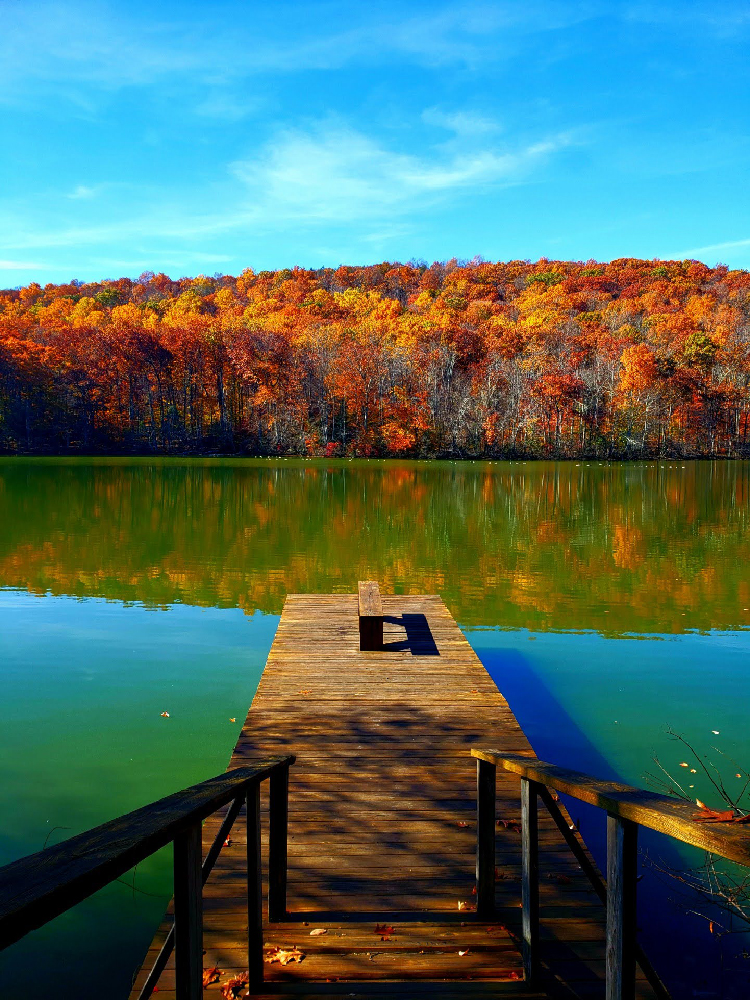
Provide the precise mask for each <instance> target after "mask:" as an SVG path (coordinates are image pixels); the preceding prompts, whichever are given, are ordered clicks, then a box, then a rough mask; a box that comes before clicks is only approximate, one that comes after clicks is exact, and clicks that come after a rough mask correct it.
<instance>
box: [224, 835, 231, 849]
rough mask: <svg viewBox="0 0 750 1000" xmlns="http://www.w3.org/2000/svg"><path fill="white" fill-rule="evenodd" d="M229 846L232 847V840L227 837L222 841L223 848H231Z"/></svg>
mask: <svg viewBox="0 0 750 1000" xmlns="http://www.w3.org/2000/svg"><path fill="white" fill-rule="evenodd" d="M231 846H232V838H231V837H227V839H226V840H225V841H224V847H231Z"/></svg>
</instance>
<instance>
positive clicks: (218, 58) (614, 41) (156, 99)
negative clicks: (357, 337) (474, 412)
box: [0, 0, 750, 287]
mask: <svg viewBox="0 0 750 1000" xmlns="http://www.w3.org/2000/svg"><path fill="white" fill-rule="evenodd" d="M749 43H750V6H748V4H747V3H742V4H740V3H735V2H727V3H724V4H719V5H712V4H707V3H706V4H703V3H689V2H688V3H670V2H662V3H658V4H657V3H655V2H652V3H649V4H639V3H612V2H608V3H600V2H595V0H592V2H584V3H578V2H575V0H573V2H569V3H568V2H555V3H537V2H535V0H528V2H523V3H521V2H513V3H477V4H467V3H451V4H443V3H441V2H439V0H436V2H431V3H424V4H422V3H417V2H410V3H405V2H400V3H390V2H385V3H371V4H367V5H365V4H357V3H352V2H351V0H349V2H347V3H338V2H335V3H334V2H332V3H316V2H314V0H310V2H307V3H290V2H277V3H273V4H269V3H266V4H259V3H241V2H214V3H210V4H209V3H190V2H181V3H170V2H166V3H158V4H157V3H153V2H152V3H149V4H146V3H142V2H140V0H129V2H128V3H109V4H106V3H98V2H91V3H83V2H78V0H69V2H64V3H60V2H58V3H55V2H51V3H39V2H36V0H0V285H1V286H4V287H8V286H11V287H12V286H15V285H19V284H23V283H26V282H28V281H31V280H37V281H40V282H42V283H44V282H47V281H54V282H58V281H66V280H70V279H71V278H73V277H77V278H79V279H83V280H93V279H97V278H105V277H118V276H121V275H131V276H136V275H138V274H139V273H140V272H141V271H144V270H153V271H165V272H166V273H167V274H169V275H170V276H172V277H179V276H181V275H185V274H190V275H193V274H199V273H205V274H213V273H215V272H217V271H218V272H222V273H228V274H236V273H239V271H241V270H242V268H244V267H248V266H250V267H253V268H255V269H260V268H276V267H285V266H292V265H294V264H300V265H303V266H306V267H318V266H323V265H332V266H335V265H338V264H340V263H371V262H375V261H380V260H384V259H388V260H402V261H406V260H408V259H410V258H413V257H416V258H424V259H426V260H427V261H432V260H435V259H447V258H450V257H454V256H455V257H467V258H470V257H473V256H474V255H476V254H481V255H482V256H484V257H486V258H488V259H512V258H531V259H533V260H535V259H537V258H539V257H541V256H546V257H552V258H573V259H583V260H585V259H588V258H596V259H611V258H615V257H625V256H636V257H646V258H652V257H666V258H674V257H695V258H698V259H700V260H704V261H706V262H707V263H709V264H714V263H716V262H717V261H722V262H724V263H727V264H729V265H730V266H733V267H748V266H750V217H749V215H750V213H749V212H748V208H749V207H750V198H749V196H748V163H749V162H750V127H749V126H750V111H749V110H748V109H750V93H749V91H750V82H749V81H750V76H749V74H748V67H747V63H748V53H749V51H750V50H749Z"/></svg>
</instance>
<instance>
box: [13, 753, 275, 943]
mask: <svg viewBox="0 0 750 1000" xmlns="http://www.w3.org/2000/svg"><path fill="white" fill-rule="evenodd" d="M294 760H295V758H294V757H293V756H285V757H265V758H263V759H259V760H256V761H253V762H252V763H250V764H248V765H246V766H243V767H238V768H234V769H233V770H231V771H225V772H224V773H223V774H220V775H217V777H215V778H210V779H209V780H208V781H202V782H200V784H197V785H192V786H191V787H190V788H186V789H184V790H183V791H181V792H176V793H175V794H174V795H168V796H167V797H166V798H163V799H159V801H158V802H153V803H151V804H150V805H147V806H143V807H142V808H140V809H136V810H134V811H133V812H130V813H127V814H126V815H125V816H120V817H119V818H118V819H114V820H110V821H109V822H108V823H103V824H102V825H101V826H97V827H95V828H94V829H93V830H87V831H86V832H85V833H81V834H78V836H76V837H71V838H70V839H68V840H64V841H62V842H61V843H59V844H55V845H54V846H52V847H48V848H46V849H45V850H43V851H38V852H37V853H36V854H31V855H29V856H27V857H24V858H20V859H19V860H18V861H13V862H12V863H11V864H9V865H6V866H5V867H3V868H0V949H2V948H6V947H8V945H11V944H13V943H14V942H15V941H18V940H19V939H20V938H22V937H23V936H24V935H25V934H27V933H28V932H29V931H31V930H34V929H35V928H36V927H40V926H41V925H42V924H45V923H47V922H48V921H50V920H52V919H53V918H54V917H56V916H59V914H61V913H63V912H64V911H65V910H67V909H69V908H70V907H71V906H74V905H75V904H76V903H79V902H80V901H81V900H83V899H85V898H86V897H87V896H90V895H92V894H93V893H95V892H97V891H98V890H99V889H101V888H103V887H104V886H105V885H107V884H108V883H109V882H112V881H114V879H116V878H119V877H120V876H121V875H123V874H124V873H125V872H127V871H128V870H129V869H130V868H132V867H133V866H134V865H136V864H138V863H139V862H140V861H142V860H143V859H144V858H147V857H148V856H149V855H151V854H153V853H154V852H155V851H158V850H159V849H160V848H162V847H164V846H165V845H166V844H168V843H170V841H173V840H174V839H175V837H180V836H182V835H183V834H185V833H186V832H187V831H190V830H191V829H194V828H195V827H196V825H199V824H200V823H201V822H202V821H203V820H204V819H206V817H208V816H210V815H211V813H213V812H215V811H216V810H217V809H220V808H221V807H222V806H224V805H226V804H227V803H228V802H230V801H231V800H232V799H236V798H237V797H238V796H240V795H243V794H244V793H245V791H246V790H247V789H248V788H250V787H252V786H253V785H254V784H257V783H259V782H261V781H262V780H263V779H264V778H268V777H270V776H272V775H274V774H275V773H277V772H278V771H280V770H282V771H285V772H286V770H287V769H288V767H289V765H290V764H293V763H294Z"/></svg>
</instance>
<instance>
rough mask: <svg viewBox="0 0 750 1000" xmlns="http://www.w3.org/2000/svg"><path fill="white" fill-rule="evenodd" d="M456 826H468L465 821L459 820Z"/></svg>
mask: <svg viewBox="0 0 750 1000" xmlns="http://www.w3.org/2000/svg"><path fill="white" fill-rule="evenodd" d="M458 825H459V826H468V825H469V824H468V823H467V822H466V820H465V819H460V820H459V821H458Z"/></svg>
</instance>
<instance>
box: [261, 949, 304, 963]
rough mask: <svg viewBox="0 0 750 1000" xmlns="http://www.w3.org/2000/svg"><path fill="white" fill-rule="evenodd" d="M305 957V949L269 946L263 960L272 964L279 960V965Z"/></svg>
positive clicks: (299, 960) (298, 960)
mask: <svg viewBox="0 0 750 1000" xmlns="http://www.w3.org/2000/svg"><path fill="white" fill-rule="evenodd" d="M304 957H305V953H304V951H300V950H299V948H297V947H296V946H295V947H294V948H269V950H268V951H267V952H266V953H265V955H264V956H263V961H264V962H268V964H269V965H271V964H272V963H273V962H278V963H279V965H289V963H290V962H301V961H302V959H303V958H304Z"/></svg>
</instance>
